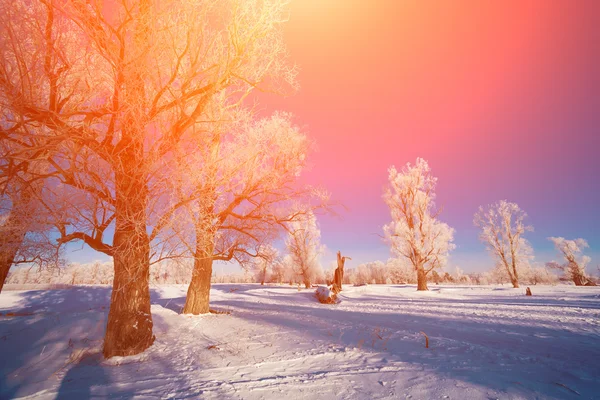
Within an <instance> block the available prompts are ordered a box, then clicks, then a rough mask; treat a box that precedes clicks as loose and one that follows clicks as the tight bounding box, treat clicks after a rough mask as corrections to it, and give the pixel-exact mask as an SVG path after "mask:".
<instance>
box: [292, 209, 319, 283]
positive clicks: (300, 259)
mask: <svg viewBox="0 0 600 400" xmlns="http://www.w3.org/2000/svg"><path fill="white" fill-rule="evenodd" d="M300 215H301V216H302V217H301V218H297V219H295V220H293V221H291V222H290V223H289V224H288V228H287V230H288V236H287V238H286V240H285V245H286V249H287V251H288V253H289V256H290V262H291V268H292V269H293V271H294V274H295V275H296V276H297V277H299V278H300V279H301V280H302V283H303V284H304V286H305V287H306V288H307V289H308V288H310V287H311V285H312V283H313V282H315V281H316V280H317V279H318V278H320V277H321V276H322V275H323V270H322V267H321V264H320V262H319V258H320V256H321V254H323V246H322V245H321V231H320V229H319V226H318V225H317V218H316V216H315V214H314V213H313V212H312V211H308V212H304V213H302V214H300Z"/></svg>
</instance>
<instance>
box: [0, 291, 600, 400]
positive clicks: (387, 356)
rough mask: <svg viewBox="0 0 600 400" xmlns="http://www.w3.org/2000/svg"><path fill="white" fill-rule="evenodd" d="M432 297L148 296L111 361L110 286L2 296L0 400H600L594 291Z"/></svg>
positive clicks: (598, 311) (599, 298) (599, 328)
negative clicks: (150, 338) (138, 345)
mask: <svg viewBox="0 0 600 400" xmlns="http://www.w3.org/2000/svg"><path fill="white" fill-rule="evenodd" d="M431 289H432V290H431V291H429V292H426V293H419V292H416V290H415V287H414V286H410V285H406V286H403V285H382V286H379V285H378V286H375V285H372V286H362V287H349V286H345V287H344V291H343V292H342V294H341V296H340V297H341V302H340V303H339V304H334V305H322V304H319V303H317V302H316V300H315V297H314V289H313V290H302V291H298V290H297V289H296V288H292V287H289V286H263V287H261V286H260V285H224V284H220V285H219V284H217V285H214V286H213V290H212V292H211V296H212V298H211V300H212V301H211V304H212V307H213V308H214V309H216V310H220V311H229V312H230V314H211V315H206V316H197V317H191V316H184V315H180V314H178V312H179V311H180V310H181V308H182V306H183V303H184V296H185V291H186V287H185V286H161V287H153V288H152V304H153V305H152V313H153V317H154V323H155V326H154V330H155V334H156V338H157V339H156V342H155V344H154V345H153V346H152V347H151V348H150V349H148V350H147V351H146V352H145V353H143V354H141V355H139V356H135V357H128V358H120V359H119V358H116V359H111V360H108V361H104V360H102V358H101V356H100V348H101V344H102V337H103V333H104V328H105V323H106V315H107V311H108V305H109V299H110V289H109V288H107V287H102V286H86V287H74V288H70V289H62V290H38V291H35V290H28V291H5V292H3V293H2V294H0V313H2V314H3V315H2V316H0V398H2V399H4V398H31V399H45V398H50V399H53V398H60V399H69V398H71V399H86V398H107V397H110V398H143V399H155V398H202V399H213V398H214V399H217V398H219V399H220V398H228V399H229V398H231V399H238V398H239V399H280V398H287V399H313V398H324V399H325V398H327V399H381V398H394V399H403V398H412V399H461V400H466V399H536V398H540V399H570V398H573V399H592V398H595V399H600V287H596V288H594V287H583V288H576V287H572V286H555V287H540V286H533V287H532V290H533V296H532V297H526V296H524V292H525V289H524V288H523V289H509V288H508V287H469V286H462V287H452V286H432V287H431ZM6 313H13V314H15V315H9V316H7V315H6ZM420 332H424V334H426V335H427V336H428V338H429V348H425V336H424V335H423V334H422V333H420Z"/></svg>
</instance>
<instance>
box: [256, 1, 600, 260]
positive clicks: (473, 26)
mask: <svg viewBox="0 0 600 400" xmlns="http://www.w3.org/2000/svg"><path fill="white" fill-rule="evenodd" d="M598 26H600V2H597V1H591V0H590V1H586V0H578V1H566V0H565V1H551V2H550V1H541V0H540V1H522V0H519V1H474V0H473V1H398V0H376V1H364V0H301V1H300V0H296V1H294V2H293V3H292V10H291V14H290V21H289V23H288V25H287V28H286V35H287V36H286V38H287V44H288V47H289V50H290V55H291V59H292V60H293V61H294V62H296V63H297V64H298V65H299V67H300V75H299V81H300V84H301V89H300V91H299V92H298V93H297V94H295V95H294V96H291V97H289V98H285V99H283V98H280V97H275V96H265V97H264V98H261V104H262V105H263V106H264V107H265V109H266V110H267V111H271V110H275V109H282V110H286V111H291V112H293V113H294V114H295V115H296V118H297V123H298V124H299V125H301V126H304V127H305V128H306V130H307V132H308V133H309V135H310V136H311V137H312V138H314V140H315V141H316V142H317V144H318V147H319V151H318V152H317V153H316V154H314V155H313V157H312V163H313V168H312V170H311V171H310V172H308V173H307V174H306V175H305V179H306V181H307V182H310V183H313V184H320V185H322V186H324V187H326V188H327V189H329V190H330V191H331V192H332V194H333V198H334V199H336V200H339V201H341V202H342V203H344V204H345V205H346V206H347V207H348V208H349V210H348V211H347V212H342V213H341V214H342V218H341V219H340V218H331V217H324V218H321V227H322V231H323V242H324V243H325V244H326V245H327V246H328V247H329V249H330V250H331V251H332V253H331V254H329V255H327V257H326V259H325V260H324V261H325V262H324V264H325V265H328V264H329V263H328V260H329V259H328V257H329V258H331V259H333V252H334V251H335V250H337V249H340V250H343V251H344V252H346V253H348V254H350V255H354V256H355V257H356V260H357V262H364V261H369V260H375V259H382V260H384V259H386V258H387V257H388V256H389V251H388V248H387V246H386V245H385V244H384V243H382V241H381V239H380V238H379V237H378V236H377V234H382V226H383V225H384V224H385V223H387V222H388V219H389V214H388V210H387V208H386V206H385V204H384V203H383V201H382V199H381V194H382V188H383V185H384V184H385V182H386V178H387V168H388V167H389V166H390V165H392V164H394V165H396V166H397V167H401V166H402V165H404V164H405V163H406V162H409V161H410V162H414V161H415V159H416V157H423V158H425V159H426V160H428V161H429V164H430V166H431V167H432V169H433V173H434V175H436V176H438V177H439V185H438V203H439V204H441V205H443V206H444V212H443V214H442V216H441V219H443V220H444V221H445V222H447V223H449V224H450V225H451V226H453V227H454V228H455V229H456V231H457V233H456V244H457V245H458V248H457V250H455V252H454V256H453V257H452V260H451V263H450V264H451V267H453V266H454V265H459V266H461V267H462V268H463V269H465V270H482V269H487V268H489V267H490V266H491V259H490V258H489V257H488V256H487V254H486V253H485V250H484V247H483V245H482V244H480V243H479V242H478V240H477V230H476V229H475V228H474V227H473V225H472V219H473V214H474V213H475V211H476V210H477V207H478V206H479V205H483V204H489V203H491V202H494V201H496V200H500V199H508V200H510V201H514V202H517V203H518V204H519V205H521V207H522V208H523V209H524V210H525V211H527V212H528V213H529V215H530V223H531V224H533V225H534V227H535V229H536V231H535V232H534V233H532V234H530V235H529V239H530V240H531V241H532V243H533V245H534V249H535V250H537V252H536V253H537V255H538V257H537V261H540V262H545V261H549V260H550V259H552V258H553V257H554V251H553V250H552V247H551V244H550V243H549V242H548V241H547V240H546V237H547V236H565V237H569V238H572V237H584V238H585V239H587V240H588V241H589V243H590V246H591V251H590V252H588V254H590V255H591V256H592V257H593V260H592V265H593V266H594V269H595V265H596V264H600V235H599V233H598V232H599V231H598V227H599V226H600V212H599V211H598V204H599V200H600V184H599V183H598V181H597V180H596V175H597V174H598V172H600V158H599V157H598V156H599V154H598V152H599V150H598V149H599V148H600V139H599V137H598V131H599V129H598V127H599V126H600V113H599V112H598V111H599V110H600V80H599V79H598V71H600V65H599V61H600V30H598V28H597V27H598Z"/></svg>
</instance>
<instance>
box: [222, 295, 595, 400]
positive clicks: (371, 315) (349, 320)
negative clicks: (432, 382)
mask: <svg viewBox="0 0 600 400" xmlns="http://www.w3.org/2000/svg"><path fill="white" fill-rule="evenodd" d="M315 302H316V300H315ZM406 303H407V304H406V308H407V309H408V308H409V307H410V302H406ZM412 303H413V304H414V303H416V302H415V301H414V299H413V301H412ZM214 304H215V305H217V306H221V307H223V306H226V307H232V309H233V310H235V315H236V316H237V317H239V318H242V319H246V320H248V321H249V322H252V323H256V322H261V323H263V324H266V325H271V326H276V327H279V328H280V329H281V330H283V331H285V332H290V331H291V332H296V333H297V334H298V335H300V336H305V337H309V338H312V340H314V341H315V345H318V342H320V343H321V345H322V344H323V343H326V342H328V341H329V343H330V344H331V342H333V343H332V344H336V345H338V346H342V347H344V348H357V347H358V348H360V347H361V344H360V343H361V341H362V342H363V343H364V344H363V345H362V346H364V347H362V349H361V350H360V351H365V352H373V353H381V354H382V355H384V357H383V358H384V359H386V360H388V361H386V362H389V361H399V362H405V363H408V364H412V365H414V366H420V367H421V368H424V369H426V370H430V371H433V373H434V374H435V376H441V377H446V378H452V379H459V380H462V381H465V382H471V383H472V384H475V385H478V386H483V387H486V388H490V389H493V390H495V391H499V392H501V393H504V394H505V395H507V396H514V395H515V394H517V395H520V396H524V397H530V396H532V395H533V394H535V395H536V396H538V395H539V396H540V397H542V398H571V397H572V398H577V396H576V395H575V394H574V393H572V392H570V391H569V390H567V389H565V388H563V387H561V386H560V384H564V385H567V386H568V387H571V388H577V389H576V390H578V391H579V392H580V393H581V395H582V396H592V397H593V395H594V393H596V391H597V384H596V383H595V379H596V378H597V376H600V366H599V365H598V364H597V362H596V360H598V359H599V358H600V346H599V345H598V343H599V342H598V340H599V338H598V336H597V335H596V334H593V333H589V334H588V333H586V332H573V331H572V330H570V329H568V328H565V327H560V326H556V327H554V326H548V325H545V324H544V325H537V323H535V322H534V323H533V327H532V325H530V324H528V323H527V321H525V322H524V323H521V324H516V323H515V322H514V321H511V320H509V319H506V320H502V321H498V320H494V321H491V320H487V321H486V320H485V319H481V320H475V321H474V320H469V319H464V318H463V319H461V318H454V319H453V318H452V316H447V315H439V317H437V316H434V315H432V314H427V315H415V314H410V313H402V312H401V311H400V312H397V313H378V312H377V311H376V310H373V311H367V310H365V311H356V310H348V309H344V308H343V307H339V306H337V305H317V306H305V305H304V304H295V305H290V306H288V307H284V308H282V307H281V306H279V308H278V305H267V304H258V303H254V302H251V301H250V302H248V301H244V300H243V298H240V299H239V300H237V299H235V300H222V301H216V302H214ZM357 305H358V307H360V303H358V304H357ZM420 331H424V332H425V333H426V334H427V335H428V336H429V340H430V344H431V346H430V348H428V349H426V348H425V346H424V339H423V338H422V336H421V335H420V333H419V332H420ZM378 337H379V338H382V339H381V340H379V339H377V338H378ZM478 362H479V363H480V364H478ZM582 364H583V365H585V368H583V370H584V373H582V368H581V365H582ZM579 398H581V397H579Z"/></svg>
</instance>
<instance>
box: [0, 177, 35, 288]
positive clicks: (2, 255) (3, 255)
mask: <svg viewBox="0 0 600 400" xmlns="http://www.w3.org/2000/svg"><path fill="white" fill-rule="evenodd" d="M35 190H39V184H37V183H33V184H27V185H26V186H23V187H21V188H20V189H19V193H18V195H15V196H14V197H13V198H12V203H13V204H12V209H11V212H10V214H9V216H8V219H7V220H6V222H5V223H4V224H3V225H2V226H0V293H1V292H2V288H3V287H4V283H5V282H6V278H7V277H8V272H9V271H10V267H12V265H13V263H14V261H15V257H16V256H17V253H18V252H19V249H20V248H21V246H22V244H23V240H25V235H27V231H28V230H29V224H28V222H27V221H28V220H29V219H31V218H32V216H34V215H33V214H35V212H36V210H35V207H33V204H32V198H33V197H34V191H35Z"/></svg>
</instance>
